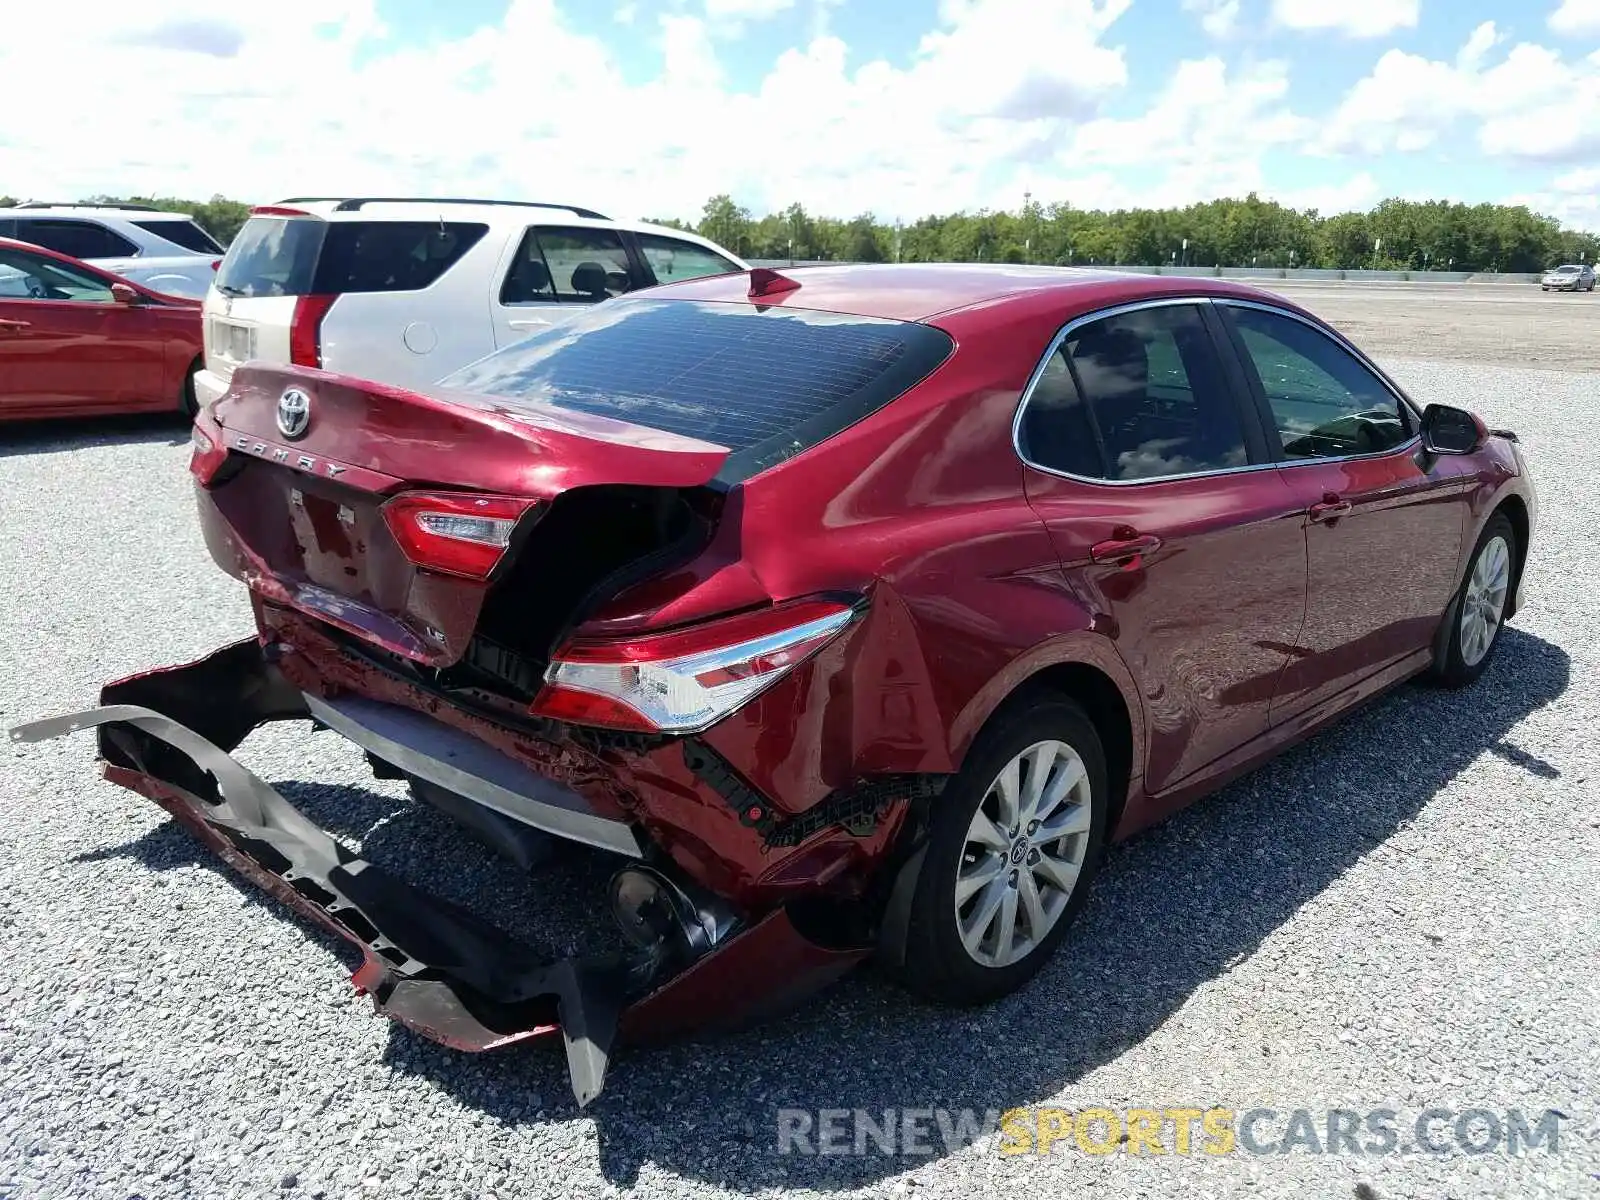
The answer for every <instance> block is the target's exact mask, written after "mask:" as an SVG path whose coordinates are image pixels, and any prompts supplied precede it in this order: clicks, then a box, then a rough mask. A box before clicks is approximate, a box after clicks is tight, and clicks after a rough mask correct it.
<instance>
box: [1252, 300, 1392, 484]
mask: <svg viewBox="0 0 1600 1200" xmlns="http://www.w3.org/2000/svg"><path fill="white" fill-rule="evenodd" d="M1228 312H1229V314H1230V316H1231V318H1232V320H1233V323H1234V327H1235V328H1236V329H1237V330H1238V331H1239V336H1240V337H1241V338H1242V339H1243V341H1244V345H1245V350H1246V355H1247V357H1248V358H1249V360H1250V365H1251V366H1253V367H1254V368H1255V372H1256V375H1257V376H1258V377H1259V378H1260V380H1261V389H1262V391H1264V392H1265V393H1266V396H1267V405H1268V406H1269V407H1270V408H1271V409H1272V418H1273V423H1274V424H1275V425H1276V426H1277V429H1278V441H1279V443H1280V444H1281V446H1282V447H1283V453H1284V455H1285V456H1286V457H1288V458H1345V457H1348V456H1350V455H1354V454H1379V453H1382V452H1383V451H1385V450H1392V449H1394V448H1395V447H1397V446H1401V445H1404V444H1405V443H1406V442H1407V441H1409V440H1410V439H1411V431H1410V429H1409V427H1408V425H1407V422H1406V418H1405V414H1404V413H1403V412H1402V411H1401V408H1400V402H1399V401H1398V400H1397V399H1396V398H1395V395H1394V393H1393V392H1391V391H1390V390H1389V389H1388V388H1387V387H1385V386H1384V385H1383V382H1382V381H1381V380H1380V379H1379V378H1378V377H1377V376H1376V375H1374V374H1373V373H1372V372H1371V371H1369V370H1368V369H1367V368H1366V367H1365V366H1363V365H1362V363H1361V362H1360V361H1359V360H1358V359H1357V358H1356V357H1355V356H1354V355H1352V354H1350V353H1349V352H1348V351H1347V350H1345V349H1344V348H1343V347H1342V346H1340V345H1339V344H1338V343H1337V342H1335V341H1333V340H1332V339H1331V338H1329V337H1328V336H1327V335H1326V334H1323V333H1321V332H1319V331H1317V330H1315V329H1313V328H1312V327H1311V326H1309V325H1307V324H1305V323H1304V322H1303V321H1296V320H1295V319H1294V318H1292V317H1285V316H1280V315H1279V314H1277V313H1270V312H1265V311H1263V310H1261V309H1258V308H1243V307H1236V306H1231V305H1230V306H1228Z"/></svg>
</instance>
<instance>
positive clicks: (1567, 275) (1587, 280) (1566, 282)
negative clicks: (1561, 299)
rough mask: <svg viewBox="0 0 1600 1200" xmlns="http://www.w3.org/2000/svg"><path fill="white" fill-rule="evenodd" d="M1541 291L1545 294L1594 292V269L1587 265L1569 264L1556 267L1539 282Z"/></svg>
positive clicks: (1547, 272)
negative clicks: (1553, 292)
mask: <svg viewBox="0 0 1600 1200" xmlns="http://www.w3.org/2000/svg"><path fill="white" fill-rule="evenodd" d="M1539 290H1540V291H1543V292H1549V291H1557V292H1592V291H1594V268H1593V267H1591V266H1589V264H1587V263H1567V264H1565V265H1563V266H1559V267H1555V268H1553V269H1552V270H1549V271H1546V272H1545V273H1544V278H1543V279H1541V280H1539Z"/></svg>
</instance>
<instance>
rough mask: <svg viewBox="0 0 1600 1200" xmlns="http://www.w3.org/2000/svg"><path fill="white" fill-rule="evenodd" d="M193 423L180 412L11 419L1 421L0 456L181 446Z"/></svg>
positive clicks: (186, 438) (10, 456)
mask: <svg viewBox="0 0 1600 1200" xmlns="http://www.w3.org/2000/svg"><path fill="white" fill-rule="evenodd" d="M191 424H192V422H190V420H189V419H188V418H187V417H183V416H180V415H179V414H177V413H152V414H141V415H137V416H123V417H80V418H75V419H72V420H65V419H51V420H44V421H18V422H16V423H15V424H12V423H10V422H7V423H6V424H5V425H0V458H12V457H16V456H18V455H24V454H55V453H59V452H60V451H63V450H78V449H82V448H83V447H85V446H124V445H129V446H132V445H168V446H181V445H183V444H184V443H186V442H187V441H188V440H189V429H190V427H191Z"/></svg>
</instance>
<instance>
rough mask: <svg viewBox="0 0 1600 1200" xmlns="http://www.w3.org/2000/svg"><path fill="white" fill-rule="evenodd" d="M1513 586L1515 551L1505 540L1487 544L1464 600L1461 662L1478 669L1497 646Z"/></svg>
mask: <svg viewBox="0 0 1600 1200" xmlns="http://www.w3.org/2000/svg"><path fill="white" fill-rule="evenodd" d="M1510 586H1511V547H1510V546H1508V545H1506V540H1505V538H1503V537H1499V536H1496V537H1492V538H1490V539H1489V540H1488V541H1487V542H1486V543H1484V547H1483V550H1482V551H1481V552H1480V553H1479V555H1478V561H1477V562H1475V563H1474V564H1473V565H1472V575H1471V577H1470V578H1469V579H1468V580H1467V590H1466V594H1465V595H1464V596H1462V598H1461V635H1460V636H1461V661H1462V662H1464V663H1465V664H1466V665H1467V666H1469V667H1475V666H1477V665H1478V664H1479V663H1480V662H1482V661H1483V659H1484V656H1485V655H1487V654H1488V653H1489V647H1490V646H1492V645H1494V639H1495V634H1496V633H1498V632H1499V629H1500V620H1501V618H1502V617H1503V616H1504V615H1505V608H1506V593H1507V591H1508V590H1509V589H1510Z"/></svg>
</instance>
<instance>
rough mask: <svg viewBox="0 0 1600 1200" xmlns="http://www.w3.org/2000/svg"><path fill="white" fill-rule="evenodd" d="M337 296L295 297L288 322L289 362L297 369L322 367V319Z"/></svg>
mask: <svg viewBox="0 0 1600 1200" xmlns="http://www.w3.org/2000/svg"><path fill="white" fill-rule="evenodd" d="M338 298H339V297H338V296H336V295H335V296H297V297H295V302H294V316H293V317H292V318H290V321H289V361H290V362H291V363H293V364H294V365H295V366H297V367H320V366H322V318H323V317H325V316H327V315H328V310H329V309H330V308H332V307H333V302H334V301H335V300H337V299H338Z"/></svg>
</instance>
